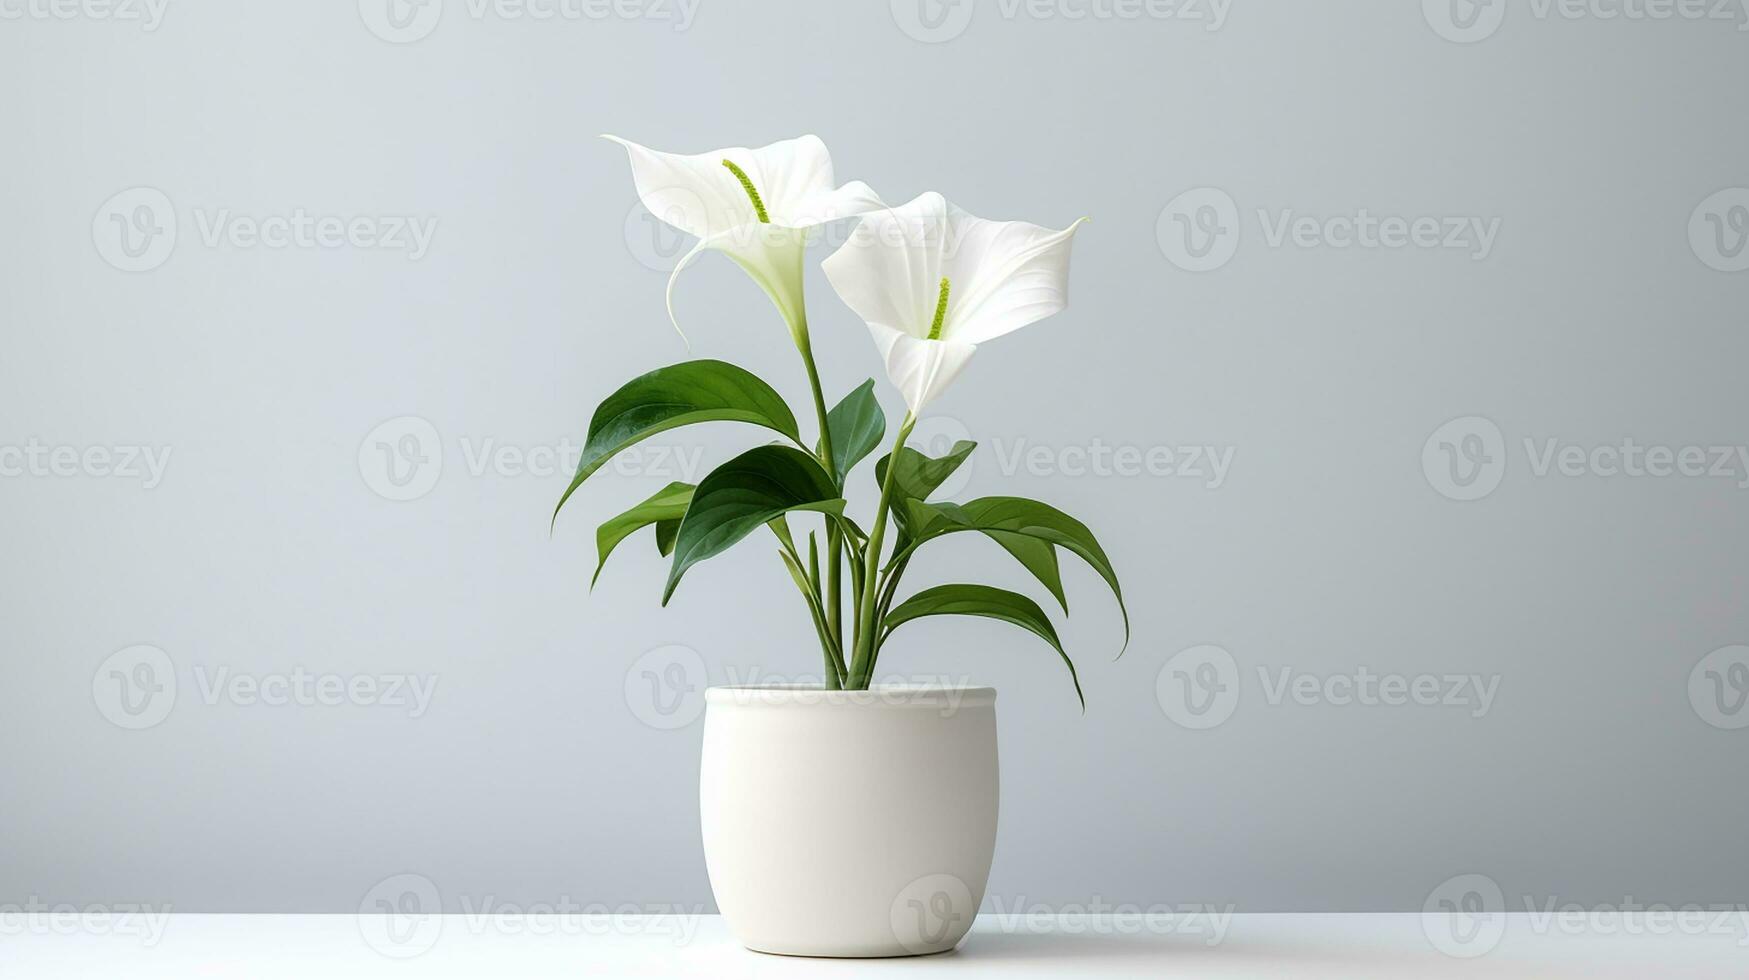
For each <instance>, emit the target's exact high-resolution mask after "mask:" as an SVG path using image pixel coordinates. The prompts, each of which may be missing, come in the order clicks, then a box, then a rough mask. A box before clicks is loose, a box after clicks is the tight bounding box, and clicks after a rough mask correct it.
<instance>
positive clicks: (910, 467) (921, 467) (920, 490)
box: [875, 439, 978, 500]
mask: <svg viewBox="0 0 1749 980" xmlns="http://www.w3.org/2000/svg"><path fill="white" fill-rule="evenodd" d="M976 448H978V444H977V443H975V442H971V441H969V440H966V439H961V440H960V441H959V442H956V443H954V444H953V448H952V449H951V450H949V451H948V454H947V455H946V456H942V457H940V458H935V457H931V456H925V455H923V454H922V453H920V452H918V451H917V450H915V449H912V448H911V447H910V446H905V447H903V448H901V449H900V450H899V469H898V471H897V472H895V473H894V474H893V492H894V493H896V494H898V495H899V497H900V499H906V498H909V499H912V500H927V499H929V495H930V494H932V493H934V492H935V491H936V489H937V488H938V487H940V486H941V485H942V484H943V483H946V482H947V478H948V477H950V476H952V475H953V471H954V470H957V469H959V468H960V464H961V463H963V462H965V461H966V457H967V456H970V455H971V454H972V450H974V449H976ZM892 458H893V457H892V456H890V455H888V456H882V457H881V458H880V461H879V462H877V463H875V483H876V484H877V485H881V486H884V485H885V484H886V482H887V465H888V464H889V463H890V462H891V461H892Z"/></svg>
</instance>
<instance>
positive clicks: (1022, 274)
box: [822, 192, 1086, 415]
mask: <svg viewBox="0 0 1749 980" xmlns="http://www.w3.org/2000/svg"><path fill="white" fill-rule="evenodd" d="M1084 220H1086V219H1085V218H1083V219H1080V220H1078V221H1076V222H1075V223H1074V224H1072V225H1070V226H1069V227H1068V228H1066V229H1063V230H1062V231H1053V230H1051V229H1049V228H1043V227H1040V226H1038V225H1034V224H1028V223H1027V222H1024V221H986V220H985V219H983V218H979V217H976V216H974V215H971V214H968V213H966V212H965V211H963V210H961V209H959V208H957V207H954V206H953V205H951V204H949V203H948V202H947V201H946V199H944V198H943V197H942V196H941V195H940V194H936V193H934V192H929V193H926V194H923V195H920V196H919V197H917V198H916V199H915V200H913V201H911V202H910V203H908V204H904V205H901V206H899V207H896V208H890V209H885V210H881V211H876V212H873V213H870V214H867V215H864V216H863V218H862V222H861V223H860V224H859V225H858V226H857V228H856V230H855V231H854V232H853V233H852V234H851V235H850V238H849V239H848V240H847V241H846V242H845V243H844V245H843V246H842V247H841V248H839V249H838V251H836V252H833V253H832V254H831V255H830V256H828V257H827V258H826V261H825V262H824V263H823V264H822V268H824V269H825V271H826V278H827V279H828V280H829V281H830V282H831V283H832V288H833V289H834V290H836V291H837V293H838V296H839V297H840V298H841V299H843V300H844V302H845V304H846V305H848V306H849V307H850V308H851V309H852V310H854V311H855V312H856V314H857V315H858V316H860V317H862V318H863V320H864V321H866V322H867V323H868V328H869V331H870V333H872V334H873V335H874V341H875V346H876V347H877V348H878V349H879V350H880V354H881V359H882V360H883V361H885V362H886V368H887V376H888V377H889V378H891V379H892V382H893V384H894V385H895V386H896V387H898V389H899V391H900V392H901V393H903V394H904V396H905V404H906V405H907V406H909V407H910V409H911V413H912V414H913V415H917V414H920V413H921V412H922V411H923V408H924V406H925V405H927V404H928V403H929V402H930V401H932V400H934V398H935V397H936V396H937V395H939V394H941V392H942V391H944V390H945V389H946V388H947V386H948V385H949V384H951V383H952V382H953V380H954V378H956V377H958V376H959V373H960V371H961V370H963V369H964V368H965V366H966V362H967V361H969V360H970V359H971V356H972V354H973V353H974V352H975V351H977V349H978V345H979V344H981V343H984V342H985V341H987V340H994V339H995V338H997V337H1000V336H1002V335H1003V334H1005V333H1010V332H1012V331H1015V330H1018V329H1020V328H1021V327H1024V326H1026V325H1027V324H1029V323H1034V322H1037V321H1039V320H1042V319H1044V318H1045V317H1047V316H1050V315H1051V314H1052V313H1055V312H1057V311H1058V310H1061V309H1062V308H1063V307H1064V306H1065V305H1067V303H1068V286H1069V243H1070V240H1071V239H1072V238H1073V237H1074V234H1075V229H1076V228H1077V227H1079V226H1080V224H1081V221H1084Z"/></svg>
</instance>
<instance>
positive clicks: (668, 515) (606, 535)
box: [589, 482, 692, 589]
mask: <svg viewBox="0 0 1749 980" xmlns="http://www.w3.org/2000/svg"><path fill="white" fill-rule="evenodd" d="M690 503H692V484H690V483H678V482H676V483H670V484H668V485H667V486H665V487H663V488H662V489H660V490H658V491H656V493H655V495H654V496H652V497H650V498H649V499H648V500H645V501H644V502H643V503H641V504H638V505H637V506H636V507H633V508H632V509H631V510H628V511H626V512H625V513H623V514H621V515H619V516H618V517H615V518H613V519H612V520H610V521H608V522H607V523H605V524H603V525H601V526H600V527H598V528H596V529H595V551H596V554H598V555H599V556H600V560H599V561H597V562H596V564H595V574H594V575H593V576H592V577H591V578H590V579H589V587H590V588H592V589H593V588H595V581H596V579H599V578H601V570H602V568H604V567H606V565H607V556H608V555H611V554H613V549H614V548H617V547H619V543H620V542H621V541H624V540H625V539H626V538H627V537H629V536H631V534H632V533H633V532H635V531H637V530H639V529H641V528H645V527H649V526H650V525H651V524H654V525H656V548H657V550H659V551H661V552H662V554H663V555H667V554H668V551H667V550H664V548H670V549H671V548H672V547H673V544H674V539H673V532H672V531H670V532H669V534H668V544H667V545H663V543H662V537H663V531H662V526H663V525H664V524H671V525H673V526H674V527H675V528H678V527H679V526H680V518H681V517H682V516H683V515H684V514H685V513H686V507H687V505H688V504H690Z"/></svg>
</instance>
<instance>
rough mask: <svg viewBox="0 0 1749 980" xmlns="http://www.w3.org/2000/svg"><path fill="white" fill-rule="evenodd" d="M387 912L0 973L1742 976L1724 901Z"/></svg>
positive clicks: (16, 934)
mask: <svg viewBox="0 0 1749 980" xmlns="http://www.w3.org/2000/svg"><path fill="white" fill-rule="evenodd" d="M394 918H398V919H408V920H409V921H402V922H391V921H390V917H384V916H357V915H195V914H181V913H179V914H174V915H169V916H166V917H162V918H160V919H158V920H156V923H155V925H153V926H151V927H150V928H149V927H148V924H147V923H145V922H144V920H140V919H136V920H135V921H133V922H123V921H121V920H116V921H114V922H107V921H101V920H90V921H83V922H76V921H70V920H61V921H56V920H54V919H51V918H48V917H41V916H39V917H36V918H33V919H29V920H21V919H20V918H19V917H17V916H12V917H11V918H9V919H5V920H0V977H5V978H8V980H11V978H20V980H24V978H29V980H37V978H56V977H104V978H130V980H139V978H154V977H165V978H171V977H174V978H177V980H185V978H191V977H226V978H231V977H236V978H248V980H269V978H276V977H286V978H297V980H310V978H319V980H345V978H354V977H457V978H461V977H466V978H469V980H480V978H497V977H505V978H527V977H596V976H608V977H704V978H708V980H730V978H736V977H798V978H813V977H826V978H832V977H864V976H900V975H902V976H905V977H997V976H1001V977H1012V976H1023V977H1026V976H1034V977H1044V976H1050V977H1056V976H1077V977H1329V978H1338V977H1340V978H1343V980H1355V978H1368V977H1379V978H1390V980H1408V978H1421V977H1481V976H1485V977H1507V978H1511V977H1526V978H1528V977H1539V978H1542V977H1588V978H1599V977H1602V978H1612V977H1621V978H1629V977H1632V978H1636V980H1637V978H1650V977H1659V978H1662V977H1684V978H1710V977H1719V978H1726V977H1729V978H1733V980H1742V978H1744V977H1749V931H1746V930H1749V922H1746V921H1745V919H1746V918H1749V914H1746V913H1742V912H1731V913H1712V914H1708V915H1706V916H1705V917H1704V918H1705V921H1704V922H1703V921H1699V917H1697V918H1696V919H1695V920H1693V921H1690V922H1688V923H1686V924H1672V923H1671V922H1669V921H1668V920H1656V921H1654V920H1649V919H1647V918H1646V917H1644V916H1639V917H1634V916H1627V917H1619V918H1618V917H1596V918H1593V919H1591V920H1590V921H1588V922H1582V923H1581V922H1573V921H1561V920H1558V919H1557V920H1550V919H1548V918H1546V917H1541V916H1529V915H1526V914H1524V913H1518V914H1513V915H1508V916H1505V917H1503V923H1499V924H1503V926H1504V929H1503V931H1502V932H1498V933H1497V935H1498V940H1497V941H1492V940H1490V939H1488V938H1487V935H1488V934H1486V933H1482V934H1481V935H1482V936H1483V938H1482V939H1480V940H1472V942H1471V944H1470V945H1468V946H1460V947H1459V949H1461V950H1463V951H1466V952H1475V953H1480V954H1481V955H1478V956H1474V957H1469V958H1460V957H1454V956H1451V955H1448V954H1447V953H1444V952H1441V951H1440V950H1439V949H1438V948H1436V946H1435V944H1434V942H1433V941H1431V940H1430V939H1429V935H1430V934H1432V935H1434V936H1436V937H1438V936H1439V935H1440V932H1441V930H1446V931H1445V934H1444V938H1446V940H1447V941H1448V942H1449V938H1450V936H1451V935H1452V933H1451V932H1450V931H1449V929H1448V927H1447V925H1446V924H1444V923H1442V922H1440V921H1438V920H1437V919H1424V917H1423V916H1421V915H1419V914H1345V915H1278V914H1270V915H1257V914H1251V915H1245V914H1241V915H1235V916H1232V917H1231V919H1230V921H1228V922H1226V923H1224V927H1223V928H1221V929H1220V930H1219V931H1218V932H1217V930H1216V929H1214V928H1211V924H1210V923H1209V922H1207V921H1203V922H1200V923H1199V922H1192V921H1188V920H1187V921H1183V922H1178V923H1172V924H1167V925H1164V926H1163V925H1161V924H1159V923H1155V924H1153V925H1152V926H1150V925H1149V924H1148V923H1146V922H1143V921H1142V920H1140V919H1139V918H1129V919H1123V918H1118V917H1112V916H1055V917H1033V918H1030V919H1028V918H1024V917H1022V918H1001V917H997V916H991V915H983V916H980V917H979V919H978V922H977V925H976V927H975V928H974V931H973V932H972V934H971V935H970V936H968V937H967V939H966V941H965V942H964V943H962V944H961V945H960V948H959V949H958V950H955V951H954V952H952V953H946V954H942V955H939V956H927V957H917V958H912V959H907V960H821V959H798V958H791V957H782V956H768V955H764V954H760V953H753V952H749V951H747V950H745V949H743V948H741V947H740V946H738V945H736V944H735V941H734V939H733V938H732V936H731V935H730V933H729V931H728V928H727V927H726V926H725V925H724V923H723V922H722V920H721V919H720V918H718V917H716V916H625V917H609V916H545V917H542V916H515V917H500V916H465V915H444V916H424V917H394ZM411 920H417V921H411ZM1667 926H1668V927H1670V929H1669V931H1668V932H1667V934H1656V933H1660V932H1666V929H1665V927H1667ZM391 927H394V928H395V931H394V932H393V933H392V934H391V933H390V932H389V929H390V928H391ZM1466 935H1470V936H1474V935H1477V934H1476V933H1474V932H1468V933H1466ZM154 937H155V938H154ZM1484 950H1485V951H1484ZM387 954H396V955H387Z"/></svg>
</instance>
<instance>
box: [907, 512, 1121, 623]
mask: <svg viewBox="0 0 1749 980" xmlns="http://www.w3.org/2000/svg"><path fill="white" fill-rule="evenodd" d="M906 510H907V512H908V517H907V520H908V522H909V523H910V524H911V526H912V534H913V535H914V540H913V541H912V542H911V543H910V544H909V545H907V551H901V552H899V553H897V554H895V555H894V558H893V561H895V562H896V561H899V560H902V559H905V558H908V557H909V553H908V552H909V551H914V550H916V548H917V547H918V546H920V545H921V544H922V543H923V542H924V541H927V540H930V539H932V538H936V537H940V536H941V535H943V534H951V533H953V532H955V531H981V532H983V533H984V534H985V535H987V536H989V537H990V538H992V539H994V540H995V541H996V542H997V543H999V544H1001V545H1002V546H1003V547H1004V548H1007V549H1008V551H1009V553H1010V554H1012V555H1014V557H1015V558H1017V559H1019V560H1020V562H1021V563H1022V564H1023V565H1026V567H1027V570H1028V571H1030V572H1032V573H1033V575H1035V576H1037V577H1038V579H1039V581H1040V582H1042V583H1044V586H1045V588H1047V589H1050V590H1051V594H1052V595H1054V596H1056V597H1057V598H1058V601H1059V602H1062V604H1063V607H1064V611H1067V609H1068V603H1067V602H1066V601H1064V599H1063V595H1062V588H1063V585H1062V579H1061V577H1060V575H1059V574H1058V571H1057V568H1056V564H1055V561H1054V556H1053V560H1052V561H1051V562H1050V563H1049V564H1048V565H1047V564H1046V563H1044V562H1042V561H1040V560H1039V558H1038V551H1037V549H1036V548H1035V547H1033V546H1031V545H1023V546H1022V547H1021V551H1020V552H1016V551H1015V549H1014V548H1012V547H1010V544H1011V543H1012V542H1014V541H1015V540H1017V539H1027V540H1031V541H1040V542H1045V543H1048V544H1050V545H1054V546H1056V547H1060V548H1064V549H1067V550H1068V551H1070V552H1072V553H1073V554H1075V555H1076V556H1078V557H1080V558H1081V560H1082V561H1085V562H1086V563H1087V564H1088V565H1090V566H1092V568H1093V570H1094V571H1095V572H1098V573H1099V577H1100V578H1102V579H1104V580H1105V584H1106V585H1107V586H1108V587H1110V589H1111V594H1112V595H1113V596H1114V597H1115V598H1116V599H1117V608H1118V611H1119V612H1120V613H1121V614H1122V615H1123V632H1124V646H1125V647H1126V648H1127V647H1128V646H1129V642H1130V614H1129V609H1128V608H1127V607H1126V606H1125V605H1124V601H1123V588H1122V586H1120V585H1119V584H1118V581H1117V572H1116V571H1115V570H1113V569H1112V567H1111V559H1110V558H1109V557H1107V556H1106V554H1105V549H1104V548H1101V547H1100V546H1099V540H1098V539H1097V538H1095V537H1094V536H1093V532H1092V531H1090V530H1088V528H1087V525H1085V524H1083V523H1081V522H1080V521H1078V520H1076V519H1074V518H1073V517H1070V516H1069V515H1068V514H1065V513H1063V512H1062V511H1060V510H1058V509H1056V508H1055V507H1052V506H1051V505H1050V504H1046V503H1041V502H1040V501H1037V500H1028V499H1027V498H1025V497H980V498H978V499H977V500H972V501H968V502H967V503H964V504H958V505H956V504H924V503H919V502H917V501H908V502H907V503H906ZM1120 655H1121V651H1120Z"/></svg>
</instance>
